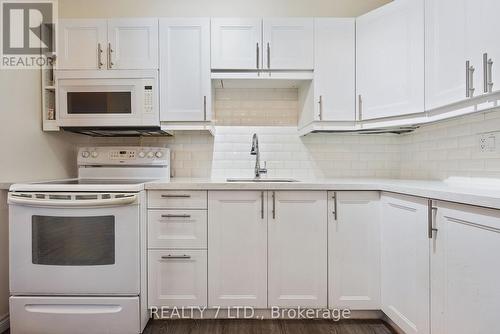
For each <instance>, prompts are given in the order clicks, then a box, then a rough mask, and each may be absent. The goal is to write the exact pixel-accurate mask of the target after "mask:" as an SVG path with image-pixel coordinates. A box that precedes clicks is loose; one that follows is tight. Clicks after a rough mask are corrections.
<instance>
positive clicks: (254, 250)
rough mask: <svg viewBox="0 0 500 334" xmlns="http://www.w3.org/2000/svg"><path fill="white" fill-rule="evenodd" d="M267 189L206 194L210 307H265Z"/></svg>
mask: <svg viewBox="0 0 500 334" xmlns="http://www.w3.org/2000/svg"><path fill="white" fill-rule="evenodd" d="M266 198H267V192H264V191H210V192H209V193H208V212H209V218H208V226H209V231H208V236H209V237H208V244H209V253H208V254H209V255H208V291H209V296H208V303H209V306H210V307H217V306H221V307H229V306H252V307H255V308H267V211H266V209H265V208H266V207H267V200H266Z"/></svg>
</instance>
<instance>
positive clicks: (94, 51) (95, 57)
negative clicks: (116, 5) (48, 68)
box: [57, 19, 108, 70]
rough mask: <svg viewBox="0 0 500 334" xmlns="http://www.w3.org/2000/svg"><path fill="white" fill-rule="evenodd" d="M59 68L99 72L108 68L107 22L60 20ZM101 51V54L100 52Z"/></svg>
mask: <svg viewBox="0 0 500 334" xmlns="http://www.w3.org/2000/svg"><path fill="white" fill-rule="evenodd" d="M58 24H59V27H58V30H59V32H58V34H59V43H60V45H59V47H58V49H59V50H60V51H59V52H58V54H57V56H58V57H57V67H58V68H59V69H64V70H69V69H71V70H97V69H100V68H103V69H105V68H106V66H107V57H106V49H107V40H108V39H107V21H106V20H105V19H104V20H91V19H60V20H59V23H58ZM100 50H101V52H100Z"/></svg>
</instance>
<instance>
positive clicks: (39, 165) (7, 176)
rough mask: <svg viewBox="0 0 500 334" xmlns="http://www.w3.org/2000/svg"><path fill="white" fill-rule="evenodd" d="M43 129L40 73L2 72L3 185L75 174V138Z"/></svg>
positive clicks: (0, 162)
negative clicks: (73, 139)
mask: <svg viewBox="0 0 500 334" xmlns="http://www.w3.org/2000/svg"><path fill="white" fill-rule="evenodd" d="M41 128H42V118H41V93H40V73H39V72H38V71H34V70H0V143H1V149H0V183H1V182H17V181H24V180H37V179H49V178H59V177H66V176H68V175H72V174H74V171H75V169H74V166H73V165H74V164H73V145H72V143H71V139H72V138H73V136H71V135H68V134H59V133H58V134H54V133H44V132H42V131H41Z"/></svg>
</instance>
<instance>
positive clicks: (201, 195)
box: [148, 190, 207, 209]
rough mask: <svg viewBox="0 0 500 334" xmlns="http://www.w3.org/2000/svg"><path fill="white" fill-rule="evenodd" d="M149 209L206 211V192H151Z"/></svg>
mask: <svg viewBox="0 0 500 334" xmlns="http://www.w3.org/2000/svg"><path fill="white" fill-rule="evenodd" d="M148 207H149V208H161V209H206V208H207V192H206V191H188V190H186V191H184V190H165V191H149V192H148Z"/></svg>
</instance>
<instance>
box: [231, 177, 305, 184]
mask: <svg viewBox="0 0 500 334" xmlns="http://www.w3.org/2000/svg"><path fill="white" fill-rule="evenodd" d="M227 182H264V183H265V182H299V180H295V179H278V178H262V179H257V178H241V179H237V178H234V179H227Z"/></svg>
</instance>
